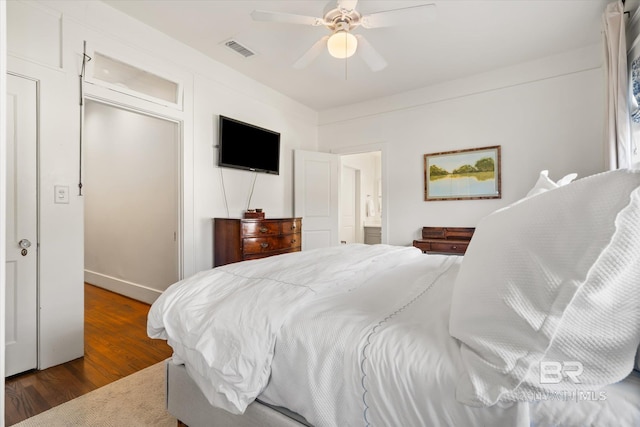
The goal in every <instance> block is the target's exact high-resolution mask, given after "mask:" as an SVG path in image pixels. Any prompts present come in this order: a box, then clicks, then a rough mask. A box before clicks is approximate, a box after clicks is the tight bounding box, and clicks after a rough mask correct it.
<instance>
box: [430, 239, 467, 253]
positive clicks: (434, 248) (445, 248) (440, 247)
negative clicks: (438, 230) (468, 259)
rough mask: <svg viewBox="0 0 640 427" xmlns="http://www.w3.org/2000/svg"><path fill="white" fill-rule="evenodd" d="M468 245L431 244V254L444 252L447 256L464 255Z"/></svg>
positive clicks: (452, 243) (450, 243)
mask: <svg viewBox="0 0 640 427" xmlns="http://www.w3.org/2000/svg"><path fill="white" fill-rule="evenodd" d="M467 246H469V244H468V243H456V242H431V249H430V251H431V252H442V253H447V254H464V253H465V252H466V250H467Z"/></svg>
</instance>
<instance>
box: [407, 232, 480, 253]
mask: <svg viewBox="0 0 640 427" xmlns="http://www.w3.org/2000/svg"><path fill="white" fill-rule="evenodd" d="M474 231H475V228H473V227H422V239H420V240H414V241H413V246H415V247H416V248H418V249H420V250H421V251H422V252H424V253H433V254H447V255H464V253H465V252H466V251H467V247H468V246H469V242H470V241H471V237H472V236H473V232H474Z"/></svg>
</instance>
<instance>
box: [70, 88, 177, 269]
mask: <svg viewBox="0 0 640 427" xmlns="http://www.w3.org/2000/svg"><path fill="white" fill-rule="evenodd" d="M86 101H91V102H97V103H100V104H103V105H107V106H110V107H114V108H118V109H121V110H125V111H130V112H132V113H136V114H142V115H145V116H149V117H154V118H157V119H160V120H166V121H169V122H172V123H175V124H176V125H177V127H178V156H177V159H176V162H177V167H178V178H179V182H178V200H177V201H176V202H177V205H178V224H177V234H178V235H177V236H176V240H177V243H178V250H177V252H178V253H177V257H178V260H177V261H178V280H182V278H184V264H185V262H184V253H185V251H184V246H185V244H184V236H185V230H184V227H185V225H184V218H185V212H184V209H185V203H184V201H185V196H184V186H185V170H184V167H183V164H184V156H185V153H184V151H185V150H184V123H183V120H182V119H181V118H178V117H174V116H171V115H165V114H161V113H158V112H154V111H151V110H148V109H144V108H140V107H137V106H133V105H130V104H127V103H123V102H120V101H116V100H112V99H107V98H104V97H101V96H97V95H94V94H92V93H86V92H85V94H84V100H83V105H82V107H81V108H82V109H83V110H82V121H83V122H82V123H81V124H80V125H81V126H82V127H83V128H84V120H85V116H84V108H85V104H86ZM83 135H84V132H83ZM85 142H86V141H85V140H84V136H83V140H82V145H83V146H84V144H85ZM84 155H85V154H84V149H83V154H82V159H81V162H82V170H83V176H82V177H81V179H82V180H84V171H85V167H84V165H85V158H84ZM83 220H84V217H83ZM82 234H83V238H84V231H83V233H82ZM83 267H84V263H83Z"/></svg>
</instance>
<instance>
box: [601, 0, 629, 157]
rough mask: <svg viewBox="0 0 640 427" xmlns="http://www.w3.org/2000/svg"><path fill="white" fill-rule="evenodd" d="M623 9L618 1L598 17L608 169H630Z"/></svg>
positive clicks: (608, 6)
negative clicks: (602, 51) (604, 76)
mask: <svg viewBox="0 0 640 427" xmlns="http://www.w3.org/2000/svg"><path fill="white" fill-rule="evenodd" d="M624 19H625V18H624V6H623V4H622V2H621V1H616V2H614V3H609V4H608V5H607V8H606V10H605V12H604V15H603V16H602V21H603V28H604V48H605V69H606V73H607V91H606V114H607V115H606V120H605V138H606V145H607V151H606V157H607V163H608V166H609V169H619V168H627V167H629V166H630V165H631V148H630V147H631V137H630V133H631V131H630V121H629V98H628V96H629V86H628V84H627V80H628V77H627V75H628V70H627V42H626V36H625V22H624Z"/></svg>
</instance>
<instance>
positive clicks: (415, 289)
mask: <svg viewBox="0 0 640 427" xmlns="http://www.w3.org/2000/svg"><path fill="white" fill-rule="evenodd" d="M461 260H462V257H456V256H438V255H422V256H421V257H419V258H417V259H413V260H412V261H411V262H408V263H406V264H404V265H402V266H401V268H396V269H394V270H390V271H387V272H384V273H382V274H380V275H377V276H376V277H375V278H372V279H371V280H369V281H368V282H367V283H366V285H363V286H361V287H359V288H358V289H356V290H353V291H351V292H338V291H337V290H336V291H335V292H332V293H328V294H325V295H324V297H323V298H321V299H318V300H315V301H314V302H313V305H304V306H300V307H299V308H298V309H296V311H295V312H294V313H292V315H291V317H290V318H289V319H288V320H287V322H286V324H285V325H284V326H283V328H282V329H281V330H280V333H279V334H278V339H277V346H276V356H275V358H274V360H273V363H272V380H271V382H270V383H269V385H268V387H267V388H266V390H265V391H264V392H263V394H262V395H261V396H260V400H262V401H265V402H267V403H270V404H274V405H280V406H286V407H288V408H289V409H291V410H294V411H296V412H298V413H300V414H302V415H304V416H305V418H306V419H307V420H308V421H309V422H310V423H311V424H312V425H314V426H318V427H319V426H363V425H372V426H434V427H435V426H503V425H504V426H507V425H508V426H519V425H521V426H528V425H529V418H528V405H526V404H516V405H510V406H508V407H506V408H502V407H498V406H494V407H492V408H472V407H469V406H465V405H463V404H461V403H459V402H457V401H456V399H455V386H456V382H457V379H458V376H459V375H460V374H461V369H462V363H461V360H460V345H459V343H458V342H457V341H456V340H454V339H453V338H451V337H450V336H449V333H448V318H449V302H450V299H451V291H452V286H453V280H454V278H455V276H456V274H457V272H458V268H459V264H460V262H461Z"/></svg>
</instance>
